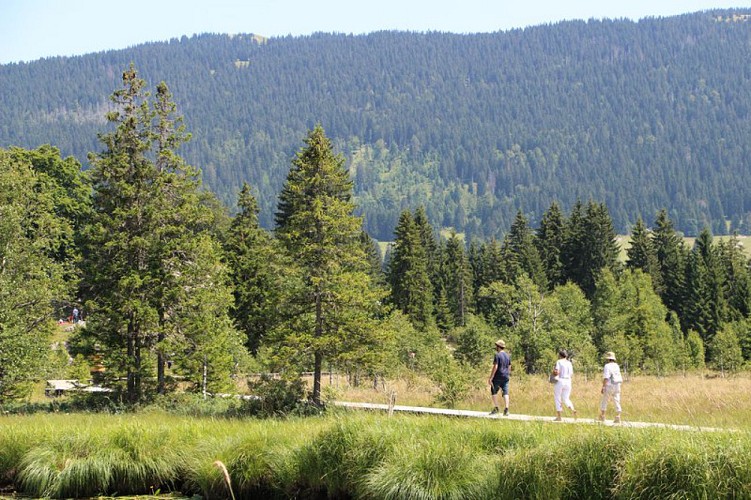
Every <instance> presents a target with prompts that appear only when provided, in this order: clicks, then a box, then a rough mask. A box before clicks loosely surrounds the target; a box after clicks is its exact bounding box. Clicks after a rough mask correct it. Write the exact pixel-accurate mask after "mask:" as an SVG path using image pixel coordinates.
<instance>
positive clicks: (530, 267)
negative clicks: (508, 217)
mask: <svg viewBox="0 0 751 500" xmlns="http://www.w3.org/2000/svg"><path fill="white" fill-rule="evenodd" d="M501 252H502V255H503V265H504V268H505V273H504V274H505V279H506V280H507V282H508V283H513V282H515V281H516V279H517V277H519V276H521V275H522V274H526V275H527V276H529V277H530V278H531V279H532V282H533V283H534V284H535V285H536V286H537V287H538V288H541V289H543V290H547V288H548V283H547V277H546V275H545V269H544V268H543V265H542V260H541V259H540V254H539V253H538V251H537V247H536V245H535V241H534V234H533V233H532V231H531V230H530V228H529V225H528V223H527V219H526V217H524V214H523V213H522V212H521V211H518V212H517V213H516V218H515V219H514V222H513V223H512V224H511V229H510V230H509V232H508V234H507V235H506V238H504V240H503V246H502V250H501Z"/></svg>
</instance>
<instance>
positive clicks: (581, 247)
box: [564, 201, 619, 298]
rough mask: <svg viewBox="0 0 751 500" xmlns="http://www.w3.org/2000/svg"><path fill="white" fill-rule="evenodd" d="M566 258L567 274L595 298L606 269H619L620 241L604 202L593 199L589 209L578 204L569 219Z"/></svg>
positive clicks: (587, 293) (588, 295) (588, 206)
mask: <svg viewBox="0 0 751 500" xmlns="http://www.w3.org/2000/svg"><path fill="white" fill-rule="evenodd" d="M566 236H567V240H566V244H565V246H564V247H565V251H564V255H565V258H564V261H565V263H566V266H567V277H568V279H570V280H571V281H573V282H574V283H576V284H578V285H579V286H580V287H581V288H582V290H583V291H584V294H585V295H586V296H587V297H588V298H591V297H592V296H593V295H594V291H595V282H596V280H597V277H598V275H599V274H600V272H601V271H602V270H603V269H608V270H610V271H616V270H617V267H618V253H619V248H618V243H617V241H616V234H615V229H614V228H613V221H612V219H611V218H610V215H609V213H608V209H607V207H606V206H605V204H604V203H595V202H593V201H590V202H589V203H588V204H587V207H586V209H585V208H584V207H583V206H582V205H581V203H578V202H577V204H576V205H575V206H574V209H573V211H572V213H571V217H570V218H569V223H568V228H567V231H566Z"/></svg>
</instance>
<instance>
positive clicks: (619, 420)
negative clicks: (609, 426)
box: [613, 415, 621, 424]
mask: <svg viewBox="0 0 751 500" xmlns="http://www.w3.org/2000/svg"><path fill="white" fill-rule="evenodd" d="M613 423H614V424H620V423H621V416H620V415H616V416H615V418H614V419H613Z"/></svg>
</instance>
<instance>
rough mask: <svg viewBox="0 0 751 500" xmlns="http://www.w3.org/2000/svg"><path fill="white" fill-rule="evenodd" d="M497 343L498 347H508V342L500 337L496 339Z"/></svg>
mask: <svg viewBox="0 0 751 500" xmlns="http://www.w3.org/2000/svg"><path fill="white" fill-rule="evenodd" d="M495 345H497V346H498V347H506V342H504V341H503V340H500V339H499V340H496V341H495Z"/></svg>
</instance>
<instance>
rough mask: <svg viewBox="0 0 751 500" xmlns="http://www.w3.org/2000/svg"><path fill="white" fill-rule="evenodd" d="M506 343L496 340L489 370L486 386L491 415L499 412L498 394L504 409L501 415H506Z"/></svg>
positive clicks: (508, 375) (508, 373) (508, 366)
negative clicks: (491, 406)
mask: <svg viewBox="0 0 751 500" xmlns="http://www.w3.org/2000/svg"><path fill="white" fill-rule="evenodd" d="M505 349H506V342H504V341H503V340H497V341H496V343H495V356H494V357H493V368H492V369H491V370H490V377H488V385H490V396H491V398H492V399H493V411H491V412H490V414H491V415H497V414H498V413H499V412H500V407H499V405H498V392H499V391H500V393H501V394H502V395H503V401H504V408H503V415H504V416H507V415H508V399H509V398H508V382H509V378H511V355H510V354H508V353H507V352H506V351H505Z"/></svg>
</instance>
